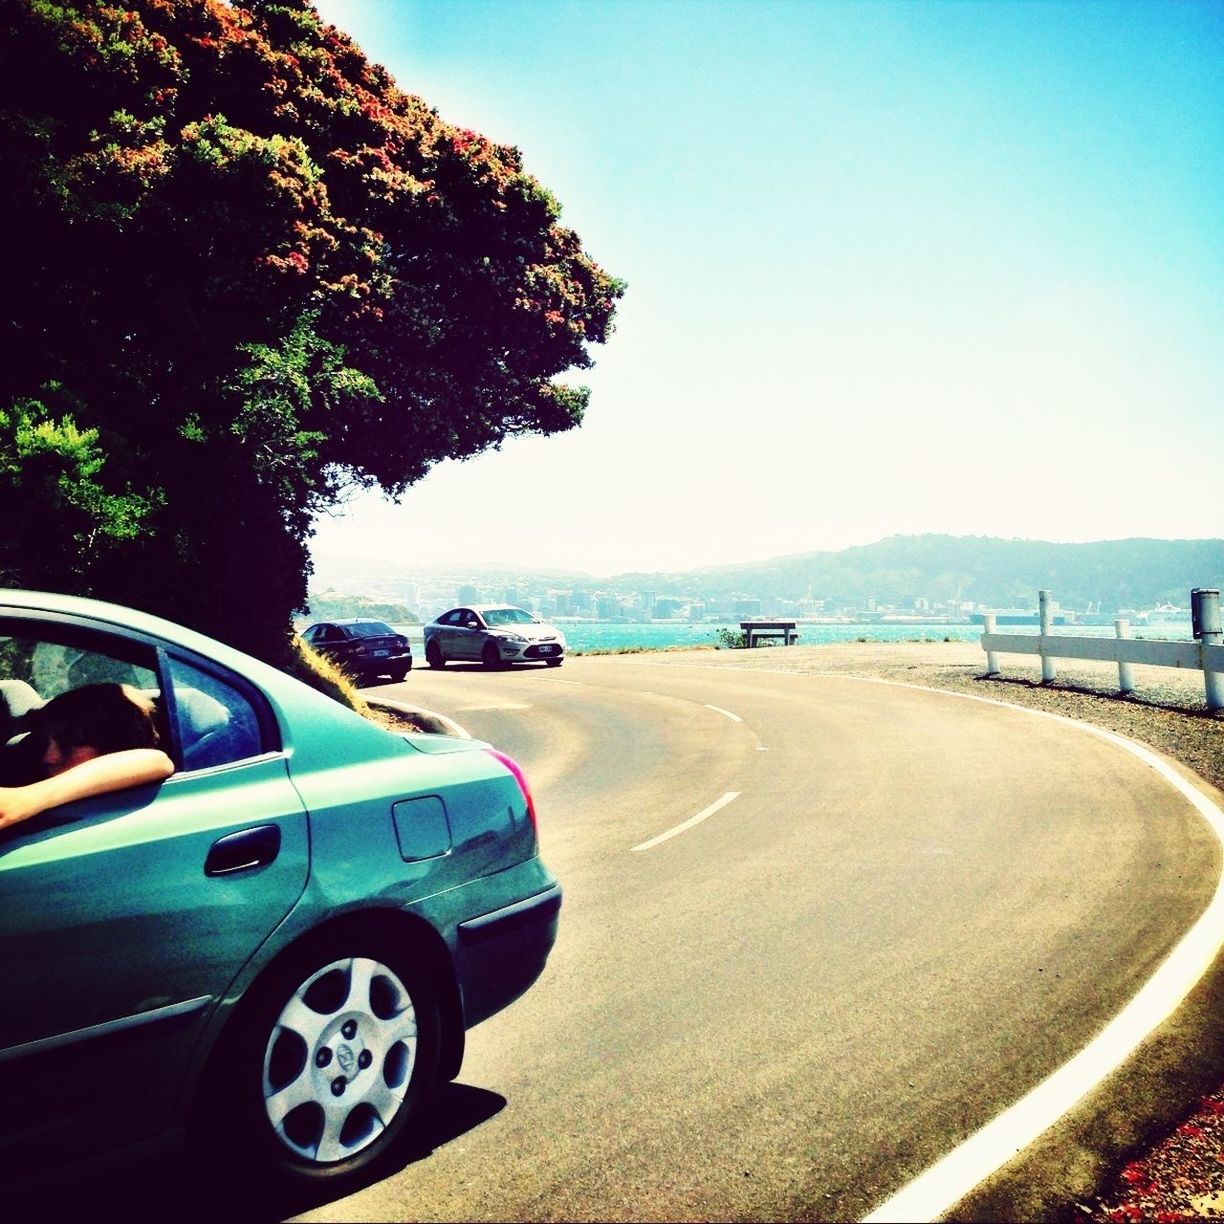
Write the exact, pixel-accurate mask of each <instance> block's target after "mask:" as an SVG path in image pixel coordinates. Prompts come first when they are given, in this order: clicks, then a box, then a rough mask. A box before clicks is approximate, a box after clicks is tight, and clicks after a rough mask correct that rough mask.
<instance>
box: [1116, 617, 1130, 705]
mask: <svg viewBox="0 0 1224 1224" xmlns="http://www.w3.org/2000/svg"><path fill="white" fill-rule="evenodd" d="M1114 632H1115V633H1116V634H1117V635H1118V638H1119V640H1121V639H1124V638H1128V637H1130V621H1128V620H1116V621H1114ZM1134 691H1135V678H1134V676H1133V675H1132V674H1131V665H1130V664H1129V663H1123V662H1122V660H1121V659H1119V660H1118V692H1120V693H1133V692H1134Z"/></svg>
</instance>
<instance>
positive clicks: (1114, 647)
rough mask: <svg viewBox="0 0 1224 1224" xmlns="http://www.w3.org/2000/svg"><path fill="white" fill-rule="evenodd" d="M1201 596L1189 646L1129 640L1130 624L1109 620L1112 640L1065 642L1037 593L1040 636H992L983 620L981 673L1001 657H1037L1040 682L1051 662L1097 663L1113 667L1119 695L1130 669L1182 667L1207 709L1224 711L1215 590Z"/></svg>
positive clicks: (989, 622) (1128, 683)
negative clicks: (1200, 689)
mask: <svg viewBox="0 0 1224 1224" xmlns="http://www.w3.org/2000/svg"><path fill="white" fill-rule="evenodd" d="M1199 594H1201V596H1202V597H1203V599H1202V603H1201V605H1200V606H1201V608H1202V612H1201V615H1200V617H1199V618H1198V622H1199V623H1198V626H1197V627H1196V637H1197V639H1198V640H1196V641H1193V642H1169V641H1150V640H1134V639H1132V638H1131V636H1130V623H1129V621H1126V620H1116V621H1114V631H1115V633H1116V635H1117V636H1116V637H1112V638H1088V637H1078V638H1077V637H1070V636H1067V637H1064V636H1062V635H1061V634H1057V635H1056V634H1054V633H1052V632H1051V630H1052V626H1053V618H1052V606H1051V602H1050V592H1049V591H1040V592H1038V599H1039V604H1040V622H1041V632H1040V634H1036V635H1035V634H1031V633H997V632H995V618H994V615H993V614H992V613H989V612H988V613H986V614H985V615H984V616H983V618H982V630H983V632H982V649H983V650H984V651H985V652H986V674H987V675H991V676H993V675H997V674H998V672H999V660H998V656H999V655H1001V654H1029V655H1039V656H1040V657H1041V679H1042V683H1047V682H1049V681H1051V680H1053V679H1054V678H1055V677H1056V676H1057V674H1058V671H1057V667H1056V664H1055V660H1056V659H1096V660H1104V661H1105V662H1110V663H1117V665H1118V688H1119V690H1120V691H1121V692H1123V693H1129V692H1132V691H1133V690H1134V687H1135V684H1134V679H1133V676H1132V673H1131V666H1132V664H1135V663H1145V664H1148V665H1149V666H1153V667H1185V668H1190V669H1192V670H1196V671H1201V672H1202V673H1203V684H1204V688H1205V690H1206V698H1207V708H1208V709H1209V710H1220V709H1224V639H1222V636H1221V632H1220V595H1219V592H1218V591H1203V592H1201V593H1200V592H1196V595H1199Z"/></svg>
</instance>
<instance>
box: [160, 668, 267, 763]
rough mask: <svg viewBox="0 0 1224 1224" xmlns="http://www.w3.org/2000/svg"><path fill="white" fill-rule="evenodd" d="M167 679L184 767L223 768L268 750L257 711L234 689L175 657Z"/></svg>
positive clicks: (232, 686) (217, 678) (209, 673)
mask: <svg viewBox="0 0 1224 1224" xmlns="http://www.w3.org/2000/svg"><path fill="white" fill-rule="evenodd" d="M170 677H171V682H172V683H173V685H174V722H175V732H176V734H177V738H178V742H179V746H180V748H181V750H182V757H183V762H182V763H183V768H184V769H207V768H209V767H210V766H213V765H226V764H229V763H230V762H231V761H242V760H246V759H247V758H249V757H256V756H259V755H261V754H262V753H263V752H266V751H268V750H269V748H270V745H265V743H264V737H263V735H262V733H261V731H260V726H259V716H258V714H257V713H256V711H255V708H254V707H253V706H252V705H251V702H250V701H249V700H248V698H247V697H246V696H245V695H244V694H243V693H241V692H240V691H239V690H238V689H237V688H236V687H235V686H234V685H232V684H229V683H227V682H226V681H225V680H222V679H221V678H220V677H218V676H215V675H213V674H212V673H211V672H206V671H203V670H201V669H200V668H198V667H193V666H192V665H191V664H190V663H187V662H185V661H184V660H182V659H179V658H175V657H173V656H172V657H171V658H170Z"/></svg>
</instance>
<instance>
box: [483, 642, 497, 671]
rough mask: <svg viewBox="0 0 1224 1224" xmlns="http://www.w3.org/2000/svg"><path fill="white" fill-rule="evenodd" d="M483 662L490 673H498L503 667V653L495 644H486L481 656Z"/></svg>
mask: <svg viewBox="0 0 1224 1224" xmlns="http://www.w3.org/2000/svg"><path fill="white" fill-rule="evenodd" d="M480 659H481V662H482V663H483V664H484V665H485V667H486V668H487V669H488V670H489V671H497V670H498V668H500V667H501V665H502V657H501V651H500V650H498V649H497V645H496V644H495V643H493V642H486V643H485V648H484V650H483V651H482V652H481V655H480Z"/></svg>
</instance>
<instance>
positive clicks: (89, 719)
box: [37, 684, 161, 754]
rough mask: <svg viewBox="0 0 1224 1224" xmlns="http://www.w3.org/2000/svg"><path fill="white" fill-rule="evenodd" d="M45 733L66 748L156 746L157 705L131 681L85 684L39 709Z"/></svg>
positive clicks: (104, 749)
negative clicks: (129, 682) (133, 686)
mask: <svg viewBox="0 0 1224 1224" xmlns="http://www.w3.org/2000/svg"><path fill="white" fill-rule="evenodd" d="M37 717H38V723H39V726H40V728H41V730H42V732H43V734H44V735H47V736H49V737H51V738H52V739H54V740H55V742H56V743H57V744H58V745H59V746H60V747H61V748H63V749H69V748H80V747H88V748H96V749H97V750H98V752H99V753H103V754H105V753H108V752H122V751H123V750H124V749H125V748H156V747H158V746H159V744H160V741H161V736H160V735H159V734H158V730H157V707H156V706H155V705H154V704H153V701H152V699H151V698H149V697H146V696H145V695H144V694H143V693H141V692H139V691H138V690H137V689H134V688H132V687H131V686H130V685H127V684H85V685H82V686H81V687H80V688H74V689H69V690H68V691H67V692H65V693H60V695H59V696H58V697H52V698H51V700H50V701H48V702H47V704H46V705H45V706H43V707H42V709H41V710H39V711H38V715H37Z"/></svg>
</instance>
